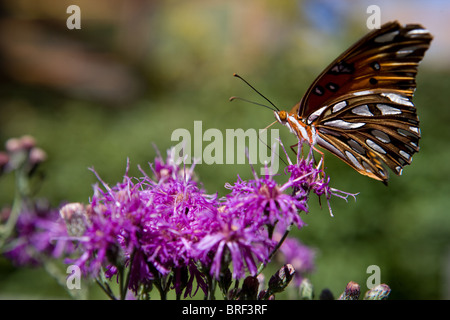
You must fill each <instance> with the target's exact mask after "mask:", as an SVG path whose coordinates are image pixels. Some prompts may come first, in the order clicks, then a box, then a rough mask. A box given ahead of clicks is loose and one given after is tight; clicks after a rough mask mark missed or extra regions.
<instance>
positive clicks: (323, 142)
mask: <svg viewBox="0 0 450 320" xmlns="http://www.w3.org/2000/svg"><path fill="white" fill-rule="evenodd" d="M317 143H318V144H319V145H320V146H322V147H324V148H325V149H327V150H328V151H330V152H333V153H334V154H336V155H337V156H339V157H341V158H345V156H344V155H343V154H342V152H341V151H340V150H339V149H338V148H336V147H335V146H333V145H332V144H331V143H329V142H328V141H326V140H324V139H323V138H322V137H321V136H317Z"/></svg>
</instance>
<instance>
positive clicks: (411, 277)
mask: <svg viewBox="0 0 450 320" xmlns="http://www.w3.org/2000/svg"><path fill="white" fill-rule="evenodd" d="M76 2H77V3H76V4H78V5H79V6H80V7H81V9H82V29H81V30H68V29H67V28H66V26H65V21H66V18H67V16H68V15H67V14H66V13H65V9H66V7H67V6H68V5H69V4H74V3H72V2H71V3H69V2H67V1H58V5H57V6H54V5H53V2H52V3H51V4H50V1H42V2H41V5H40V6H37V5H34V6H33V5H31V4H30V2H26V1H15V2H14V4H13V2H6V1H1V2H0V12H1V17H2V19H1V20H0V23H1V25H2V28H0V30H2V31H0V50H1V51H0V55H1V57H2V59H1V60H2V68H1V69H0V72H1V75H0V76H1V86H0V142H1V143H2V144H3V143H4V142H5V141H6V140H7V139H8V138H10V137H16V136H22V135H24V134H30V135H33V136H34V137H35V138H36V140H37V142H38V145H39V146H40V147H41V148H43V149H44V150H45V151H46V152H47V154H48V160H47V161H46V163H45V164H44V165H43V166H42V167H41V168H40V169H41V172H42V173H43V178H42V182H41V183H40V185H39V186H36V187H37V188H39V189H38V190H39V191H38V194H37V196H40V197H46V198H48V199H49V200H50V201H51V202H52V204H53V205H54V206H58V205H60V204H61V203H62V202H64V201H70V202H76V201H80V202H87V201H88V199H89V196H90V195H91V194H92V188H91V185H92V184H93V183H95V182H96V179H95V177H94V175H93V174H92V173H91V172H90V171H88V170H87V168H88V167H91V166H93V167H95V169H96V171H97V172H98V173H99V174H100V175H101V177H102V178H103V179H104V181H106V182H108V183H110V184H114V183H116V182H117V181H119V180H121V177H122V175H123V173H124V171H125V166H126V159H127V158H129V159H130V162H131V173H132V174H133V173H135V174H136V175H137V174H138V170H137V165H141V166H142V167H144V168H146V169H147V168H148V167H147V165H146V164H147V162H149V161H152V160H153V158H154V157H155V155H156V152H155V149H154V148H153V146H152V143H154V144H155V145H156V146H157V147H158V149H159V150H160V151H161V153H163V154H164V153H165V150H166V149H167V148H168V147H169V146H171V145H174V144H175V142H172V141H171V134H172V132H173V131H174V130H175V129H177V128H186V129H188V130H189V131H191V132H193V123H194V121H195V120H201V121H202V122H203V131H205V130H206V129H208V128H217V129H220V130H221V131H222V132H224V131H225V129H236V128H243V129H244V130H246V129H248V128H264V127H265V126H266V125H268V124H269V123H271V122H272V121H273V120H274V119H273V114H272V113H271V112H269V111H267V110H266V109H263V108H258V107H256V106H252V105H249V104H246V103H243V102H239V101H235V102H233V103H230V102H229V101H228V98H229V97H230V96H232V95H237V96H242V97H245V98H249V99H252V100H256V101H261V99H260V98H259V97H257V96H256V95H255V94H254V93H253V92H252V91H251V90H250V89H249V88H248V87H246V86H245V85H243V84H242V83H241V82H239V81H238V80H236V79H235V78H233V77H232V74H233V72H237V73H239V74H241V75H242V76H244V77H245V78H246V79H247V80H249V81H250V82H251V83H252V84H253V85H255V86H256V87H257V88H258V90H260V91H261V92H263V93H264V95H266V96H267V97H269V98H270V99H271V100H272V101H274V102H275V104H277V105H278V106H279V107H280V108H283V109H290V107H291V106H292V105H294V104H295V103H296V102H298V100H299V99H300V98H301V95H302V94H303V92H305V90H306V89H307V87H308V85H309V84H310V83H311V82H312V81H313V79H314V78H315V76H316V75H318V74H319V73H320V72H321V70H322V69H323V68H324V67H325V66H326V65H327V64H328V63H329V62H330V61H332V60H333V59H334V58H335V57H336V56H337V55H338V54H339V53H340V52H342V51H343V50H344V49H346V48H347V47H348V46H349V45H350V44H351V43H353V42H354V41H355V40H357V39H358V38H359V37H360V36H362V35H363V34H365V32H366V31H367V30H366V28H365V20H364V19H365V15H364V14H365V11H364V10H363V11H361V12H362V13H361V14H360V15H359V16H358V17H357V18H355V16H354V15H351V14H350V13H349V14H348V15H342V13H341V11H331V13H329V14H331V15H332V17H334V18H336V19H338V20H339V19H341V20H339V21H342V22H341V23H340V25H339V26H338V29H337V30H334V33H332V34H330V33H328V34H327V33H326V32H325V33H324V32H321V31H319V30H317V28H314V26H313V23H312V22H311V20H308V19H309V18H308V11H305V10H306V9H305V8H306V7H307V5H309V6H311V1H296V2H294V1H277V2H274V1H269V0H264V1H246V2H239V1H200V0H196V1H189V2H187V1H186V2H183V1H164V2H163V1H139V0H134V1H119V0H116V1H112V2H113V3H114V4H115V6H114V5H106V1H96V2H95V5H93V4H92V3H91V4H89V2H88V1H76ZM344 2H345V1H344ZM363 9H364V8H363ZM402 22H403V21H402ZM404 22H405V23H406V22H416V21H415V20H414V21H404ZM432 46H433V43H432ZM426 60H427V56H425V62H426ZM417 82H418V90H417V92H416V96H415V103H416V105H417V108H418V113H419V117H420V119H421V130H422V135H423V138H422V140H421V151H420V153H419V154H417V155H416V156H415V159H414V162H413V164H412V165H411V166H410V167H407V168H405V170H404V174H403V176H402V177H397V176H394V175H393V174H392V175H391V180H390V184H389V186H388V187H385V186H384V185H382V184H381V183H379V182H377V181H374V180H370V179H368V178H367V177H363V176H361V175H359V174H357V173H356V172H355V171H354V170H352V169H351V168H349V167H348V166H347V165H346V164H344V163H342V162H341V161H338V160H337V159H335V157H333V156H331V155H330V154H328V153H327V155H326V166H327V173H328V174H329V175H330V176H331V177H332V182H331V184H332V186H334V187H336V188H339V189H341V190H345V191H348V192H360V194H359V195H358V197H357V202H356V203H355V202H354V201H352V200H351V201H349V203H345V202H343V201H341V200H340V199H337V200H336V199H334V200H333V201H332V203H331V206H332V208H333V212H334V217H330V215H329V212H328V210H327V208H326V203H324V199H322V208H320V205H319V202H318V201H316V200H315V199H311V208H310V213H309V214H308V215H307V216H306V217H305V218H304V220H305V221H306V222H307V224H308V226H307V227H305V228H304V229H302V230H300V231H298V232H296V235H298V236H299V237H300V238H301V240H302V242H303V243H305V244H306V245H309V246H311V247H314V248H316V250H317V252H318V256H317V270H316V272H315V273H313V274H312V275H311V277H310V279H311V281H312V283H313V284H314V286H315V288H317V289H318V290H322V289H324V288H329V289H330V290H331V291H333V292H335V293H339V292H340V291H341V290H342V287H344V286H345V284H346V283H348V282H349V281H355V282H358V283H360V284H361V286H362V289H363V290H364V291H365V289H366V288H365V283H366V279H367V277H368V276H369V275H368V274H367V273H366V269H367V267H368V266H370V265H373V264H375V265H378V266H379V267H380V268H381V282H384V283H387V284H388V285H389V286H390V287H391V289H392V292H391V296H390V297H391V298H392V299H439V298H449V296H448V295H447V296H445V295H444V293H445V292H448V286H449V283H445V281H448V277H446V276H445V275H446V274H448V272H449V271H448V269H449V262H448V261H447V260H448V255H449V249H450V246H449V244H450V215H449V214H448V213H449V212H448V211H449V210H448V208H449V205H450V198H449V197H448V194H449V191H450V184H449V183H448V177H449V176H450V169H449V168H450V167H449V166H447V164H448V163H449V162H450V149H449V148H448V141H450V132H449V131H448V130H446V128H447V127H448V123H449V121H450V110H449V109H448V108H446V105H447V97H446V94H444V93H446V92H447V91H446V90H448V89H447V88H448V87H450V77H449V71H448V70H440V71H439V72H437V71H435V70H433V69H432V68H427V64H426V63H424V65H423V66H421V68H420V71H419V75H418V79H417ZM276 128H279V129H280V134H281V137H282V140H283V141H284V144H285V145H290V144H293V143H294V141H295V140H294V139H295V138H294V137H293V136H291V135H290V134H289V132H287V131H288V130H284V129H285V128H281V126H279V125H278V126H277V127H276ZM206 144H207V142H205V143H204V145H206ZM197 172H198V175H199V179H200V180H201V181H202V182H203V183H204V186H205V188H206V190H207V191H208V192H209V193H215V192H218V193H219V195H224V194H225V193H226V190H225V189H224V187H223V186H224V184H225V182H233V181H235V179H236V176H237V174H239V175H241V177H243V178H246V177H250V176H251V169H250V166H249V165H248V164H246V165H205V164H199V165H198V166H197ZM0 179H1V180H0V188H1V189H0V190H1V191H0V205H1V206H4V205H7V204H8V203H10V201H11V199H12V196H13V194H12V190H11V189H10V188H8V185H11V181H12V180H11V179H12V177H10V176H2V177H1V178H0ZM43 274H45V272H43V271H42V270H31V269H20V270H19V269H15V268H14V267H12V266H11V265H10V263H9V262H8V261H6V260H4V259H3V258H1V259H0V297H14V298H15V297H19V298H29V297H33V298H35V297H38V298H43V297H66V295H65V293H64V290H62V289H59V288H58V287H57V284H56V283H55V282H53V281H52V279H50V278H48V277H46V276H45V275H43ZM93 297H96V296H95V294H94V295H93ZM286 297H288V296H286Z"/></svg>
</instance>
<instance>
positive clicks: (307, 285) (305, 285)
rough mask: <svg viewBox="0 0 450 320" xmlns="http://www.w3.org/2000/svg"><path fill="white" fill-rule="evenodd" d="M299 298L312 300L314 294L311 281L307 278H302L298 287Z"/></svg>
mask: <svg viewBox="0 0 450 320" xmlns="http://www.w3.org/2000/svg"><path fill="white" fill-rule="evenodd" d="M299 293H300V299H302V300H312V299H313V296H314V288H313V285H312V283H311V281H310V280H309V279H307V278H303V279H302V282H301V283H300V287H299Z"/></svg>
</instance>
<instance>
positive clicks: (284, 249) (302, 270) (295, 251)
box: [280, 238, 315, 286]
mask: <svg viewBox="0 0 450 320" xmlns="http://www.w3.org/2000/svg"><path fill="white" fill-rule="evenodd" d="M280 253H281V254H282V255H283V258H284V259H283V264H286V263H289V264H291V265H292V266H293V267H294V269H295V282H294V283H295V284H296V285H297V286H299V285H300V283H301V281H302V279H303V276H304V275H305V274H306V273H310V272H312V271H314V257H315V252H314V250H311V249H310V248H309V247H308V246H306V245H304V244H302V243H301V242H300V241H299V240H298V239H296V238H287V239H286V240H284V242H283V244H282V245H281V247H280Z"/></svg>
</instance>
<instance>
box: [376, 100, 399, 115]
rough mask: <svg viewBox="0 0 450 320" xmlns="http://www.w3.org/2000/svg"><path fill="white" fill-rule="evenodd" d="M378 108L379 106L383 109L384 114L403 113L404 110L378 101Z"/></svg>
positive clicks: (379, 108)
mask: <svg viewBox="0 0 450 320" xmlns="http://www.w3.org/2000/svg"><path fill="white" fill-rule="evenodd" d="M377 108H378V110H380V111H381V114H382V115H383V116H388V115H394V114H402V110H400V109H397V108H394V107H391V106H389V105H387V104H383V103H378V104H377Z"/></svg>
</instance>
